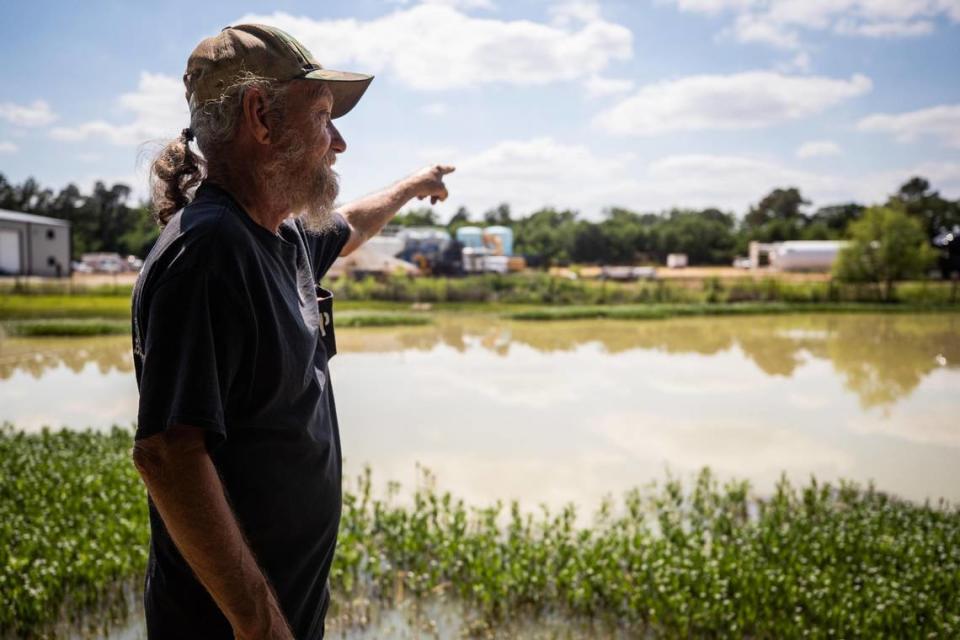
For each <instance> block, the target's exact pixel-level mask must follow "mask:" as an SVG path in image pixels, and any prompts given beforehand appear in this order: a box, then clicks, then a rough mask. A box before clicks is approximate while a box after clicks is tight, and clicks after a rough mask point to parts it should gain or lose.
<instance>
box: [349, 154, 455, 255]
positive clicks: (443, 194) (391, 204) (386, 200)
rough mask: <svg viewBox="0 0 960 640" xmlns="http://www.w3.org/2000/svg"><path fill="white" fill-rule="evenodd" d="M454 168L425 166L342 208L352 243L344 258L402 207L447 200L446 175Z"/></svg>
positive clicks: (439, 165)
mask: <svg viewBox="0 0 960 640" xmlns="http://www.w3.org/2000/svg"><path fill="white" fill-rule="evenodd" d="M453 170H454V167H452V166H449V165H444V164H435V165H431V166H429V167H425V168H423V169H421V170H420V171H417V172H416V173H414V174H413V175H410V176H408V177H406V178H404V179H403V180H400V181H399V182H395V183H394V184H392V185H391V186H389V187H387V188H386V189H383V190H382V191H378V192H376V193H372V194H370V195H368V196H364V197H363V198H360V199H359V200H355V201H353V202H351V203H349V204H347V205H344V206H343V207H341V208H340V213H341V214H343V217H344V218H346V219H347V223H349V225H350V240H348V241H347V244H345V245H344V246H343V249H342V250H341V251H340V255H341V256H346V255H349V254H350V253H352V252H353V251H354V250H355V249H356V248H357V247H359V246H360V245H362V244H363V243H364V242H366V241H367V240H369V239H370V238H372V237H373V236H375V235H377V233H378V232H379V231H380V229H382V228H383V226H384V225H385V224H387V222H389V221H390V219H391V218H393V216H395V215H397V212H398V211H400V209H401V207H403V205H405V204H407V203H408V202H409V201H410V200H412V199H413V198H417V199H420V200H423V199H424V198H430V204H436V203H437V202H439V201H442V200H446V199H447V187H446V185H444V184H443V176H445V175H447V174H448V173H452V172H453Z"/></svg>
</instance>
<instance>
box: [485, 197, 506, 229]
mask: <svg viewBox="0 0 960 640" xmlns="http://www.w3.org/2000/svg"><path fill="white" fill-rule="evenodd" d="M483 222H484V223H485V224H488V225H501V226H504V227H509V226H511V225H512V224H513V218H512V217H510V205H509V204H507V203H506V202H502V203H500V204H499V205H497V207H496V208H495V209H490V210H489V211H487V212H486V213H484V214H483Z"/></svg>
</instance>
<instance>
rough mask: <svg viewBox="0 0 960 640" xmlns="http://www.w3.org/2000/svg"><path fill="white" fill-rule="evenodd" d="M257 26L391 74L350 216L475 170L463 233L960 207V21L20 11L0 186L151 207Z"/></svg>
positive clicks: (920, 1) (551, 13)
mask: <svg viewBox="0 0 960 640" xmlns="http://www.w3.org/2000/svg"><path fill="white" fill-rule="evenodd" d="M253 20H256V21H261V22H268V23H271V24H274V25H276V26H279V27H281V28H283V29H285V30H287V31H289V32H290V33H292V34H293V35H294V36H295V37H297V38H299V39H300V40H301V41H302V42H303V43H304V44H305V45H306V46H307V47H308V48H309V49H311V51H313V53H314V55H315V56H316V57H317V58H318V59H319V60H320V62H321V63H322V64H324V65H325V66H328V67H332V68H338V69H346V70H352V71H364V72H369V73H373V74H375V75H376V76H377V77H376V80H375V81H374V83H373V85H372V86H371V89H370V90H369V91H368V93H367V95H366V96H365V97H364V99H363V100H362V101H361V102H360V104H359V105H358V107H357V108H356V109H354V111H353V112H351V113H350V114H348V115H347V116H345V117H344V118H343V119H341V120H340V121H339V122H338V124H339V126H340V128H341V130H342V132H343V134H344V137H345V138H346V140H347V144H348V150H347V152H346V153H345V154H344V155H343V156H342V157H341V160H340V161H339V162H338V164H337V167H338V169H339V171H340V173H341V194H342V199H343V200H349V199H352V198H355V197H358V196H361V195H363V194H365V193H368V192H370V191H372V190H374V189H376V188H378V187H380V186H384V185H386V184H388V183H390V182H392V181H393V180H395V179H397V178H400V177H402V176H403V175H405V174H407V173H410V172H412V171H413V170H415V169H417V168H418V167H420V166H422V165H424V164H426V163H430V162H452V163H454V164H456V165H457V167H458V171H457V172H456V173H455V174H453V175H452V176H450V177H449V179H448V181H449V186H450V191H451V197H450V200H449V201H448V202H447V203H444V204H443V205H441V206H440V207H438V209H439V211H440V213H441V215H442V216H444V217H446V216H449V215H451V214H452V212H453V211H454V210H455V209H456V207H457V206H459V205H465V206H467V207H468V208H469V209H470V210H471V211H473V212H476V213H479V212H482V211H483V210H485V209H486V208H489V207H492V206H494V205H496V204H497V203H499V202H503V201H505V202H509V203H511V204H512V205H513V207H514V210H515V211H516V212H517V213H520V214H526V213H529V212H530V211H532V210H533V209H535V208H538V207H540V206H544V205H552V206H557V207H568V208H574V209H577V210H579V211H581V213H582V215H584V216H585V217H588V218H597V217H598V216H600V215H601V212H602V210H603V209H604V207H608V206H612V205H616V206H625V207H629V208H632V209H635V210H641V211H658V210H663V209H666V208H669V207H671V206H696V207H700V206H719V207H721V208H724V209H726V210H730V211H734V212H737V213H742V212H743V211H744V210H745V209H746V207H747V206H748V205H749V203H751V202H755V201H757V200H758V199H759V198H760V197H762V196H763V195H764V194H765V193H766V192H768V191H769V190H770V189H771V188H773V187H777V186H797V187H799V188H800V189H801V190H802V192H803V193H804V194H805V195H806V196H807V197H808V198H810V199H811V200H813V201H814V204H815V205H822V204H828V203H832V202H840V201H850V200H855V201H860V202H865V203H869V202H876V201H880V200H882V199H883V198H884V197H885V196H886V194H888V193H890V192H892V191H894V190H895V189H896V188H897V186H898V185H899V184H900V183H902V182H903V181H905V180H906V179H907V178H908V177H910V176H911V175H913V174H918V173H919V174H922V175H925V176H927V177H928V178H929V179H930V180H931V182H932V183H933V185H934V187H935V188H938V189H939V190H941V191H942V192H943V193H945V194H947V195H949V196H951V197H960V82H958V81H960V64H958V63H960V0H832V1H830V2H814V1H813V0H610V1H604V2H591V1H587V0H575V1H573V2H569V1H553V0H550V1H548V0H517V1H512V2H506V1H504V0H406V1H402V0H356V1H353V2H323V3H318V2H277V3H269V4H267V3H249V2H247V3H245V2H207V3H199V2H193V3H184V2H168V3H127V2H86V3H66V2H64V3H51V2H31V3H16V4H14V5H13V6H9V5H8V6H5V7H4V9H3V19H2V21H0V59H3V60H4V61H5V64H4V65H3V66H2V68H0V172H2V173H3V174H4V175H6V176H7V178H8V179H11V180H13V181H20V180H22V179H24V178H26V177H27V176H34V177H36V178H37V179H39V180H40V181H41V182H42V183H43V184H45V185H49V186H53V187H60V186H62V185H64V184H66V183H67V182H71V181H73V182H76V183H78V184H79V185H80V186H81V187H82V188H88V187H89V185H91V184H92V182H93V181H94V180H96V179H104V180H107V181H124V182H127V183H129V184H131V186H133V187H134V190H135V193H137V194H144V193H145V191H146V177H145V172H144V169H143V165H144V164H145V162H144V158H147V157H149V153H150V150H151V149H152V148H153V147H152V146H151V144H150V141H156V140H161V139H163V138H167V137H172V136H174V135H176V134H177V133H178V132H179V130H180V129H182V128H183V127H184V126H186V125H187V123H188V122H187V112H186V106H185V102H184V99H183V87H182V84H181V83H180V76H181V74H182V73H183V68H184V66H185V63H186V58H187V56H188V55H189V53H190V51H191V50H192V49H193V47H194V46H195V45H196V43H197V42H199V40H201V39H202V38H203V37H205V36H207V35H212V34H214V33H216V32H217V31H218V30H219V29H220V28H222V27H223V26H226V25H228V24H231V23H238V22H240V21H253ZM145 143H146V144H145ZM154 144H155V143H154Z"/></svg>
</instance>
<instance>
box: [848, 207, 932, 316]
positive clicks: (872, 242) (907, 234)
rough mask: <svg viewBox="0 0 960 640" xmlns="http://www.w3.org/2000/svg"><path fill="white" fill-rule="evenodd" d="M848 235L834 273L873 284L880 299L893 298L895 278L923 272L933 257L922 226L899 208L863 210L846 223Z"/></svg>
mask: <svg viewBox="0 0 960 640" xmlns="http://www.w3.org/2000/svg"><path fill="white" fill-rule="evenodd" d="M849 236H850V244H849V245H848V246H847V247H846V248H844V249H843V250H842V251H841V252H840V256H839V258H838V259H837V263H836V265H835V266H834V275H835V276H836V277H837V278H838V279H840V280H843V281H847V282H872V283H875V284H876V285H878V286H879V287H880V288H881V295H882V297H883V299H884V300H893V298H894V293H895V292H894V285H895V283H896V282H897V281H899V280H904V279H906V278H913V277H917V276H921V275H923V273H924V272H925V271H926V270H927V269H928V268H929V267H930V265H931V264H932V262H933V260H934V257H935V256H934V253H933V250H932V249H931V248H930V244H929V240H928V238H927V235H926V233H925V232H924V229H923V226H922V225H921V224H920V222H919V221H918V220H917V219H915V218H912V217H911V216H909V215H908V214H907V213H906V212H905V211H903V209H900V208H894V207H871V208H870V209H867V211H866V213H864V215H863V217H862V218H861V219H860V220H858V221H856V222H854V223H853V224H851V225H850V228H849Z"/></svg>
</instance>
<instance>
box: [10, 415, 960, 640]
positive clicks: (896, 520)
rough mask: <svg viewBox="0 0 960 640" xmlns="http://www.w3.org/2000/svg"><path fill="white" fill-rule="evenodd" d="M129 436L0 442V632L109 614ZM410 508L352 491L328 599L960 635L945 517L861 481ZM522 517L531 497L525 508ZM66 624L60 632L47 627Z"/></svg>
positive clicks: (126, 497)
mask: <svg viewBox="0 0 960 640" xmlns="http://www.w3.org/2000/svg"><path fill="white" fill-rule="evenodd" d="M131 446H132V440H131V435H130V434H129V432H127V431H123V430H120V429H115V430H114V431H112V432H111V433H93V432H72V431H59V432H44V433H42V434H36V435H24V434H18V433H15V432H14V431H13V430H12V428H11V427H9V426H7V427H6V428H5V429H4V430H3V431H2V432H0V495H2V497H3V499H2V502H0V511H2V512H0V601H2V602H3V603H4V607H3V608H0V634H2V633H6V634H13V635H16V636H18V637H33V636H40V635H49V634H51V631H50V629H51V628H52V627H51V626H50V625H52V624H53V623H55V622H58V621H59V622H61V625H62V624H63V621H70V620H73V621H75V622H74V623H73V624H78V622H76V621H77V620H80V619H81V617H82V615H81V614H86V615H85V617H83V619H84V620H86V621H87V623H88V624H90V623H91V622H92V621H93V622H102V621H103V620H104V619H109V618H113V619H117V620H119V619H121V618H122V617H123V615H124V614H125V612H126V605H125V600H124V598H123V597H122V594H123V592H124V589H125V588H126V589H130V588H131V587H132V588H134V589H136V588H139V584H140V579H141V576H142V571H143V567H144V563H145V560H146V544H147V538H148V526H147V514H146V505H145V494H144V490H143V488H142V485H141V484H140V481H139V479H138V477H137V474H136V472H135V471H134V469H133V466H132V464H131V462H130V458H129V456H130V448H131ZM435 484H436V481H435V479H432V478H429V477H426V478H425V479H424V481H423V482H422V483H421V485H422V487H425V488H421V489H419V490H417V491H416V492H415V493H414V494H413V498H412V500H406V499H401V498H399V497H398V493H400V490H399V488H398V487H397V486H395V485H391V490H390V491H389V492H388V493H387V494H386V495H385V496H377V495H374V493H373V492H372V490H371V486H372V481H371V477H370V474H369V472H368V473H367V474H365V475H363V476H361V477H360V478H358V479H356V480H354V481H352V482H350V483H348V485H347V487H346V488H345V495H344V513H343V521H342V524H341V530H340V540H339V547H338V551H337V557H336V562H335V565H334V568H333V572H332V574H331V586H332V588H333V590H334V593H335V603H336V604H335V609H334V611H333V612H332V614H333V615H336V614H337V607H340V608H342V607H344V606H350V607H356V606H357V603H358V602H361V603H362V602H368V605H366V606H371V605H376V604H386V605H389V603H390V602H391V601H392V599H393V598H394V597H395V596H396V594H397V592H398V590H400V591H403V592H405V593H406V594H409V595H412V596H414V597H417V598H421V597H422V598H429V597H433V596H435V595H436V594H437V593H441V592H442V593H446V594H448V595H449V596H451V597H453V598H454V599H455V600H456V601H458V602H461V603H463V604H465V605H467V606H468V607H469V608H470V609H471V610H474V611H476V612H477V615H478V616H480V619H481V620H483V621H485V624H486V625H487V628H493V627H495V626H496V625H497V624H498V623H499V622H502V621H504V620H507V619H515V618H516V617H517V616H529V617H532V618H533V619H536V618H537V617H538V616H544V615H549V616H557V615H560V616H564V617H566V618H568V619H570V620H571V621H577V620H584V619H591V620H593V621H600V622H601V623H602V624H606V625H609V626H610V627H611V628H616V629H619V630H620V631H626V632H627V633H628V634H634V635H643V634H649V635H650V636H651V637H690V636H697V637H700V636H704V637H727V636H737V637H744V636H746V637H758V638H774V637H776V638H800V637H942V638H948V637H956V636H957V634H958V633H960V511H958V510H957V508H956V507H952V506H949V505H946V504H942V503H941V504H937V505H929V504H925V505H919V504H913V503H909V502H905V501H902V500H898V499H896V498H894V497H891V496H888V495H886V494H884V493H882V492H880V491H877V490H875V489H874V488H873V487H866V488H864V487H858V486H856V485H853V484H848V483H841V484H840V485H836V486H834V485H828V484H820V483H817V482H816V481H815V480H811V481H810V483H809V484H807V485H806V486H803V487H793V486H790V485H789V484H787V483H786V482H785V481H782V482H781V483H780V484H779V485H778V487H777V489H776V490H775V492H774V493H773V494H772V495H768V496H765V497H762V498H758V497H754V496H753V495H752V492H751V491H750V489H749V487H748V486H747V485H746V484H745V483H737V482H731V483H728V484H725V485H723V486H720V485H719V484H718V483H717V481H716V480H715V479H714V478H713V477H711V475H710V474H709V472H707V471H704V472H703V473H702V474H701V475H700V476H699V478H697V479H696V480H695V481H694V482H691V483H689V484H686V485H684V484H681V483H680V482H679V481H677V480H675V479H670V478H667V479H666V481H665V482H664V483H662V484H661V485H660V486H659V487H658V488H649V489H646V490H642V491H641V490H637V491H632V492H629V493H628V494H627V495H626V496H625V497H624V498H623V500H622V501H620V502H617V503H607V504H604V505H603V506H602V507H601V508H600V509H599V510H598V512H597V513H596V514H594V519H593V524H591V525H590V526H588V527H586V528H581V527H578V526H577V524H576V522H577V516H576V510H575V508H574V507H573V506H570V507H568V508H566V509H564V510H562V511H561V512H559V513H548V512H546V511H542V510H541V511H539V512H537V511H535V512H534V513H533V514H530V513H528V512H527V511H525V510H524V509H523V507H522V506H521V505H518V504H511V505H508V506H505V505H501V504H497V505H492V506H487V507H481V508H474V507H470V506H467V505H465V504H464V503H463V502H462V501H460V500H458V499H456V498H455V497H453V496H451V495H449V494H446V493H443V492H440V491H437V490H435V489H432V488H431V487H433V486H434V485H435ZM527 506H529V505H527ZM61 628H62V626H61Z"/></svg>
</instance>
